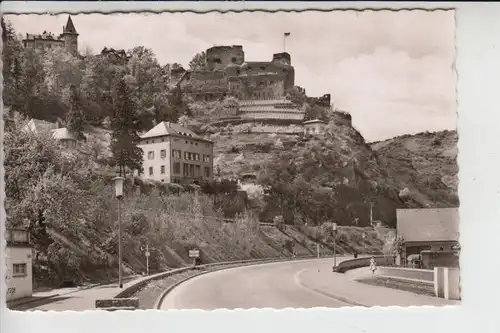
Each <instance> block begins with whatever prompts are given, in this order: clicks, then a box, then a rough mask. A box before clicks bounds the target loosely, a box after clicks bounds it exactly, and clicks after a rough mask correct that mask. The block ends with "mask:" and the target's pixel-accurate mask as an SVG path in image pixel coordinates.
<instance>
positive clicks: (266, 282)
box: [161, 258, 350, 310]
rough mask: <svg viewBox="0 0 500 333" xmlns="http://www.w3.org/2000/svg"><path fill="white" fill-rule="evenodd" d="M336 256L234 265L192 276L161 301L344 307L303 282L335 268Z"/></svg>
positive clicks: (174, 305) (178, 305)
mask: <svg viewBox="0 0 500 333" xmlns="http://www.w3.org/2000/svg"><path fill="white" fill-rule="evenodd" d="M332 266H333V259H331V258H330V259H314V260H301V261H294V262H282V263H272V264H263V265H252V266H246V267H240V268H232V269H227V270H222V271H217V272H213V273H208V274H204V275H201V276H198V277H195V278H192V279H190V280H188V281H186V282H184V283H181V284H180V285H179V286H177V287H176V288H174V289H173V290H172V291H171V292H170V293H168V294H167V296H166V297H165V299H164V300H163V302H162V304H161V309H162V310H168V309H202V310H215V309H230V310H234V309H251V308H274V309H284V308H314V307H334V308H335V307H344V306H350V304H347V303H344V302H342V301H340V300H338V299H335V298H333V297H330V296H327V295H324V294H321V293H318V292H317V291H314V290H312V289H310V288H308V287H307V285H306V284H303V283H301V279H300V275H301V274H302V273H303V272H304V271H310V270H315V271H316V270H317V271H322V270H325V271H326V270H328V271H329V272H331V271H332Z"/></svg>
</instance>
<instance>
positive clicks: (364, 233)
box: [363, 232, 366, 252]
mask: <svg viewBox="0 0 500 333" xmlns="http://www.w3.org/2000/svg"><path fill="white" fill-rule="evenodd" d="M365 244H366V232H363V246H364V247H365V252H366V245H365Z"/></svg>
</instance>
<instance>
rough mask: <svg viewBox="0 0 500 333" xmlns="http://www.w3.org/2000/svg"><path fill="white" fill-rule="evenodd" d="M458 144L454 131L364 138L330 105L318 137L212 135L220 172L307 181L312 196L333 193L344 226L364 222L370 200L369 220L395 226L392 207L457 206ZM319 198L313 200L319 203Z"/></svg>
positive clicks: (333, 207)
mask: <svg viewBox="0 0 500 333" xmlns="http://www.w3.org/2000/svg"><path fill="white" fill-rule="evenodd" d="M456 143H457V135H456V132H450V131H445V132H438V133H421V134H417V135H406V136H402V137H397V138H393V139H390V140H386V141H383V142H376V143H370V144H369V143H366V142H365V140H364V138H363V137H362V135H361V134H360V133H359V132H358V131H357V130H356V129H355V128H354V127H353V126H352V124H351V119H350V116H349V115H346V114H344V113H337V112H335V113H333V114H332V115H331V116H330V123H329V124H328V126H327V129H326V132H325V134H324V135H321V136H317V137H304V136H303V135H300V134H293V135H291V134H288V135H283V134H276V135H270V134H257V133H253V134H248V135H245V134H244V133H239V134H235V133H233V134H232V135H229V136H227V135H226V136H221V137H220V140H216V149H215V151H216V163H217V165H218V167H216V168H218V169H219V171H220V173H221V175H232V176H235V177H238V176H241V175H242V174H246V173H253V174H256V175H257V176H258V177H259V178H260V180H261V181H262V179H263V178H266V177H267V181H268V183H266V184H267V185H269V181H271V182H273V181H276V182H279V181H280V179H279V177H284V178H283V181H285V178H286V182H287V183H290V184H293V183H294V182H299V181H304V182H305V183H307V184H308V185H307V186H308V187H307V191H309V192H308V194H307V195H309V196H310V198H316V197H315V196H320V197H321V196H322V195H325V193H327V192H330V194H328V196H331V200H330V201H328V204H331V207H330V210H331V214H333V215H332V216H330V218H331V219H336V220H337V221H338V222H339V223H340V224H343V225H359V226H364V225H368V224H369V219H370V206H373V219H374V220H380V221H382V222H383V223H385V224H387V225H389V226H395V223H396V209H397V208H423V207H450V206H457V205H458V194H457V189H456V187H457V172H458V166H457V162H456V154H457V148H456ZM287 168H288V169H289V172H290V174H288V175H286V177H285V176H283V173H281V174H280V175H279V176H278V175H277V173H276V170H283V169H287ZM273 177H274V178H273ZM276 177H278V178H276ZM270 179H271V180H270ZM273 179H274V180H273ZM321 193H322V194H321ZM304 195H305V194H304ZM304 195H302V196H304ZM316 199H317V198H316ZM316 199H314V200H313V199H310V201H309V203H310V205H312V206H314V204H320V203H321V200H319V199H318V200H319V201H318V200H316ZM307 200H309V199H307ZM315 200H316V201H315ZM302 204H303V205H307V202H303V203H302ZM320 206H321V207H324V206H325V204H320ZM266 209H268V210H271V212H268V213H269V214H264V215H267V216H272V215H273V212H272V211H273V210H276V208H274V209H273V208H270V207H267V208H266ZM325 214H327V213H325ZM328 214H330V213H328ZM318 222H319V221H318Z"/></svg>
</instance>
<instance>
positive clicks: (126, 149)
mask: <svg viewBox="0 0 500 333" xmlns="http://www.w3.org/2000/svg"><path fill="white" fill-rule="evenodd" d="M114 104H115V115H114V117H113V119H112V129H113V133H112V136H111V152H112V154H113V160H114V162H115V163H116V165H118V167H119V172H120V175H121V176H125V175H126V171H125V170H126V167H128V168H130V169H131V170H137V171H138V172H139V174H141V173H142V156H143V151H142V149H141V148H139V147H137V145H138V144H139V142H140V137H139V135H138V134H137V130H138V128H137V113H136V104H135V103H134V101H133V99H132V96H131V92H130V89H129V87H128V86H127V84H126V83H125V81H124V80H123V79H121V80H120V81H119V82H118V85H117V88H116V101H115V103H114Z"/></svg>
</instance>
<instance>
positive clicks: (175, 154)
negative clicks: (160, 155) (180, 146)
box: [172, 149, 181, 158]
mask: <svg viewBox="0 0 500 333" xmlns="http://www.w3.org/2000/svg"><path fill="white" fill-rule="evenodd" d="M172 156H173V157H175V158H181V151H180V150H177V149H172Z"/></svg>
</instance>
